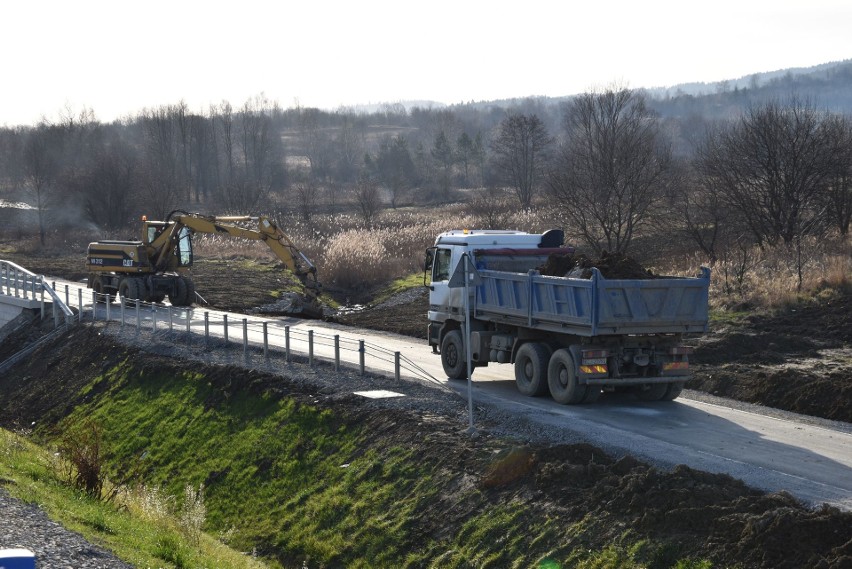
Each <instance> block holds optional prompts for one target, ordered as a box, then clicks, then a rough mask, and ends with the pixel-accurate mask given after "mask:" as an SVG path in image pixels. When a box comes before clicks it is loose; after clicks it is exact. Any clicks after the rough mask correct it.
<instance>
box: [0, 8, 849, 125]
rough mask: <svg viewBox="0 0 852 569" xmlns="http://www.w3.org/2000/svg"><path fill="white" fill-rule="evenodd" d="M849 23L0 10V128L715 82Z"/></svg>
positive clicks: (823, 44) (501, 14)
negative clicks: (226, 109) (73, 116)
mask: <svg viewBox="0 0 852 569" xmlns="http://www.w3.org/2000/svg"><path fill="white" fill-rule="evenodd" d="M850 24H852V2H850V1H849V0H807V1H805V0H715V1H714V2H690V1H687V0H609V1H606V2H593V1H582V2H580V1H570V0H547V1H544V0H522V1H508V0H502V1H501V0H487V1H486V0H429V1H428V2H417V3H415V2H411V1H408V2H406V1H404V0H402V1H400V0H396V1H394V0H388V1H383V0H360V1H357V0H326V1H323V0H300V1H299V2H293V1H290V0H279V1H277V2H272V1H261V0H239V1H232V2H220V1H216V0H208V1H204V2H201V1H195V0H192V1H188V0H170V1H161V0H153V1H152V0H148V1H145V2H141V1H137V2H127V1H123V0H104V1H100V0H98V1H93V0H8V1H2V0H0V53H2V56H1V57H2V60H0V61H2V70H3V73H2V82H0V125H2V124H7V125H15V124H34V123H36V122H38V120H39V119H40V118H41V117H42V116H46V117H48V118H50V119H53V118H56V117H57V116H59V114H60V112H61V111H62V110H63V109H64V108H66V107H67V108H70V109H72V110H73V111H74V112H75V113H76V112H79V110H80V109H82V108H83V107H88V108H91V109H93V110H94V112H95V115H96V116H97V117H98V118H99V119H100V120H104V121H109V120H112V119H115V118H120V117H122V116H127V115H132V114H135V113H136V112H138V111H139V110H141V109H142V108H145V107H155V106H158V105H162V104H172V103H177V102H178V101H180V100H181V99H183V100H185V101H186V102H187V104H188V105H189V107H190V108H191V109H192V110H196V111H201V110H203V109H206V108H207V107H208V106H209V105H210V104H211V103H220V102H221V101H223V100H228V101H230V102H231V103H232V104H233V105H234V106H239V105H241V104H242V103H243V102H245V101H246V100H247V99H249V98H251V97H254V96H256V95H258V94H260V93H264V94H265V95H266V97H268V98H269V99H271V100H276V101H278V102H279V103H280V104H281V105H282V106H283V107H291V106H294V105H295V104H296V103H299V104H301V105H303V106H317V107H321V108H332V109H333V108H336V107H338V106H339V105H354V104H362V103H379V102H395V101H400V100H412V99H416V100H434V101H439V102H443V103H459V102H467V101H471V100H477V101H478V100H491V99H498V98H508V97H524V96H529V95H547V96H562V95H570V94H575V93H580V92H583V91H587V90H590V89H594V88H597V87H601V86H606V85H612V84H618V85H626V86H628V87H656V86H670V85H675V84H678V83H685V82H693V81H705V82H712V81H718V80H722V79H736V78H738V77H741V76H744V75H750V74H752V73H755V72H761V71H774V70H778V69H785V68H788V67H808V66H812V65H817V64H820V63H827V62H830V61H839V60H843V59H848V58H851V57H852V34H850V33H849V25H850Z"/></svg>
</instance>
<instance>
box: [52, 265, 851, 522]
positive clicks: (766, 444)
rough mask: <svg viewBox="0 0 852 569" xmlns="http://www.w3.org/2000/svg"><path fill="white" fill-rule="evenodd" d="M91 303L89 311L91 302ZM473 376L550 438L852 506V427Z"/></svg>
mask: <svg viewBox="0 0 852 569" xmlns="http://www.w3.org/2000/svg"><path fill="white" fill-rule="evenodd" d="M57 282H58V286H59V289H60V291H62V290H63V289H62V287H63V286H69V287H73V288H71V293H70V297H71V299H72V301H71V303H72V305H74V299H76V298H77V293H76V292H75V290H74V289H75V288H77V287H79V286H80V284H79V283H68V282H66V281H57ZM90 295H91V291H86V290H85V289H84V294H83V296H84V297H86V296H89V297H90ZM86 304H87V303H86V301H84V305H86ZM117 306H118V305H117V304H114V305H112V310H111V314H110V316H111V318H112V319H116V318H119V310H118V309H117ZM84 308H88V309H89V310H90V309H91V302H90V301H89V302H88V305H87V306H86V307H84ZM166 310H167V309H166V308H165V307H160V308H157V309H156V311H155V312H154V314H157V315H158V316H157V319H158V320H159V321H160V324H159V325H160V326H163V325H165V324H164V322H165V318H166V316H165V311H166ZM205 312H207V318H208V323H212V324H208V330H209V333H210V335H211V336H218V337H221V336H223V326H222V325H221V323H222V321H223V315H224V314H225V313H223V312H217V311H205V310H204V309H200V308H195V309H192V310H189V311H187V310H177V309H173V310H172V319H173V321H174V322H173V325H174V326H175V327H176V329H178V330H181V329H183V328H185V327H186V320H185V317H186V316H187V315H188V316H189V317H190V318H191V320H190V323H189V326H190V328H191V330H192V331H193V332H195V333H202V334H203V333H204V313H205ZM151 313H152V310H151V308H148V309H147V310H143V311H142V317H141V318H140V321H142V322H143V325H145V326H146V327H148V328H150V325H151V323H150V320H151V317H152V314H151ZM89 314H91V313H89ZM131 314H132V315H131ZM125 316H126V318H127V322H128V324H127V325H128V326H132V325H135V324H136V316H135V312H133V311H131V310H128V311H125ZM104 317H105V310H104V309H103V307H101V308H100V309H99V311H98V318H99V319H103V318H104ZM89 318H91V316H89ZM244 318H247V317H246V315H243V314H228V321H229V323H230V328H229V339H230V340H231V341H232V342H235V343H241V342H243V336H242V329H241V321H242V319H244ZM424 318H425V316H424ZM250 320H251V321H252V323H253V324H252V326H251V327H250V330H249V332H248V334H247V336H248V341H249V342H250V343H252V344H255V345H260V344H262V341H263V340H262V336H261V333H260V325H259V324H255V323H260V322H263V321H265V322H266V323H267V328H268V330H269V331H270V332H269V336H268V338H269V344H270V345H271V346H275V345H277V346H279V347H283V345H284V341H283V332H282V330H283V329H284V327H285V326H287V327H289V329H290V336H291V338H290V343H291V349H292V350H293V351H294V352H301V353H303V354H304V353H306V352H307V342H306V337H307V330H314V334H315V335H316V336H317V337H322V338H326V339H328V338H331V337H333V336H334V335H337V336H339V337H340V339H341V342H343V343H345V344H347V345H350V346H352V345H357V342H358V340H362V339H363V340H365V341H366V342H367V343H368V344H369V345H370V346H375V347H380V348H381V349H382V350H384V354H385V355H386V354H387V353H393V352H400V353H401V354H403V355H404V356H405V358H406V359H407V360H410V362H412V363H413V364H414V365H415V366H418V367H419V368H420V371H418V373H417V374H412V373H410V372H407V371H405V370H403V372H402V375H412V376H414V375H419V376H420V377H421V378H422V376H423V373H424V372H425V373H427V374H429V375H431V376H433V378H434V379H435V381H437V382H439V383H444V384H447V385H449V386H451V387H452V388H454V389H456V390H458V391H459V392H461V393H462V394H463V395H465V396H466V395H467V383H466V382H457V381H448V380H447V379H446V377H445V375H444V373H443V370H442V368H441V363H440V357H439V356H437V355H435V354H433V353H432V351H431V349H430V348H429V346H428V345H427V344H426V342H425V341H422V340H418V339H414V338H410V337H406V336H400V335H396V334H389V333H385V332H375V331H371V330H363V329H357V328H349V327H346V326H342V325H337V324H330V323H323V322H318V321H314V320H298V319H292V318H269V319H264V318H261V317H257V316H252V317H251V318H250ZM146 323H147V324H146ZM371 351H372V350H368V354H370V353H371ZM314 355H315V357H317V358H323V359H332V358H333V357H334V347H333V345H332V344H331V343H329V342H328V341H326V342H325V343H323V342H319V343H317V344H315V346H314ZM357 357H358V354H357V353H356V352H348V356H347V354H346V353H345V354H343V355H342V359H343V361H345V362H349V364H350V365H352V364H355V363H357V361H358V360H357ZM366 365H367V367H368V368H369V369H371V370H374V371H379V372H384V373H393V372H394V361H393V358H392V357H391V358H388V357H373V356H370V357H368V358H367V362H366ZM473 378H474V381H473V384H472V393H473V398H474V400H475V401H476V403H477V404H479V405H482V404H488V405H492V406H494V407H497V408H499V409H501V410H504V411H506V412H510V413H513V414H516V415H518V416H519V417H522V418H523V419H525V420H527V421H529V422H531V423H532V424H535V425H540V427H541V429H542V433H543V434H544V435H546V437H543V438H549V439H552V440H559V439H560V438H561V437H562V436H563V435H564V438H565V439H566V440H567V439H574V440H577V439H580V440H586V441H588V442H589V443H591V444H594V445H596V446H599V447H601V448H604V449H606V450H607V451H609V452H611V453H613V454H616V455H620V454H631V455H633V456H635V457H637V458H640V459H643V460H646V461H649V462H652V463H654V464H657V465H659V466H661V467H666V468H668V467H672V466H674V465H677V464H685V465H687V466H690V467H692V468H695V469H698V470H702V471H706V472H712V473H725V474H729V475H731V476H733V477H735V478H738V479H741V480H743V481H744V482H745V483H746V484H748V485H749V486H752V487H755V488H760V489H763V490H766V491H772V492H775V491H787V492H789V493H790V494H792V495H794V496H796V497H797V498H799V499H801V500H802V501H804V502H807V503H809V504H813V505H818V504H822V503H828V504H830V505H833V506H836V507H839V508H841V509H843V510H847V511H852V425H848V424H845V423H843V424H838V423H832V422H828V421H825V422H823V421H814V420H813V419H812V418H809V417H801V416H797V415H794V414H790V413H784V414H783V417H778V416H774V415H776V414H775V413H773V414H767V413H765V412H763V411H762V410H761V408H759V407H755V406H747V408H746V409H743V408H742V407H743V406H742V405H739V404H734V402H731V404H730V405H728V404H726V403H725V402H724V400H720V402H716V403H708V402H703V401H698V400H692V399H689V398H686V397H681V398H679V399H677V400H675V401H673V402H656V403H646V402H641V401H638V400H636V399H635V398H632V397H629V396H627V395H613V396H606V397H603V398H601V400H600V401H599V402H598V403H595V404H593V405H582V406H564V405H559V404H557V403H555V402H554V401H553V400H551V399H550V398H546V397H541V398H529V397H525V396H523V395H521V394H520V393H519V392H518V391H517V390H516V389H515V387H514V381H513V378H514V372H513V369H512V366H511V365H508V364H503V365H499V364H492V365H490V366H488V367H486V368H478V369H477V370H476V371H475V373H474V375H473ZM815 423H816V424H815Z"/></svg>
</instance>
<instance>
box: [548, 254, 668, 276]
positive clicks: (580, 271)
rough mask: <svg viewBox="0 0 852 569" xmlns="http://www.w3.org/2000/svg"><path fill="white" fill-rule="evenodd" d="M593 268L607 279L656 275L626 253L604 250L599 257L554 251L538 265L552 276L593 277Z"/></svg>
mask: <svg viewBox="0 0 852 569" xmlns="http://www.w3.org/2000/svg"><path fill="white" fill-rule="evenodd" d="M592 268H597V269H598V270H599V271H600V273H601V275H602V276H603V277H604V278H605V279H653V278H656V277H655V275H654V274H653V273H652V272H651V271H649V270H648V269H646V268H645V267H643V266H642V265H641V264H640V263H639V262H638V261H637V260H635V259H633V258H631V257H628V256H627V255H625V254H624V253H608V252H606V251H604V252H603V253H602V254H601V256H600V257H599V258H597V259H590V258H589V257H587V256H586V255H583V254H578V255H575V254H568V253H552V254H551V255H550V256H549V257H548V258H547V261H546V262H545V263H544V265H542V266H540V267H538V271H539V272H540V273H541V274H542V275H546V276H551V277H565V276H571V277H573V278H580V279H590V278H592Z"/></svg>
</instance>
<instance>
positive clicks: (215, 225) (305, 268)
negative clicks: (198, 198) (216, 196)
mask: <svg viewBox="0 0 852 569" xmlns="http://www.w3.org/2000/svg"><path fill="white" fill-rule="evenodd" d="M174 213H175V212H172V214H169V218H167V221H173V222H174V226H173V228H172V231H171V232H172V239H173V240H174V239H176V238H177V235H178V234H179V233H180V229H181V228H182V227H186V228H188V229H189V230H190V231H192V232H194V233H211V234H226V235H229V236H231V237H241V238H243V239H251V240H255V241H263V242H264V243H266V245H268V246H269V248H270V249H272V252H273V253H275V255H276V256H277V257H278V259H280V260H281V262H282V263H284V266H286V267H287V268H288V269H290V270H291V271H293V273H295V274H296V276H298V277H299V279H300V280H301V281H302V283H303V284H304V285H305V286H306V287H307V288H309V289H313V290H315V291H316V290H318V289H319V288H320V284H319V283H318V282H317V268H316V266H314V264H313V263H312V262H311V261H310V259H308V258H307V257H306V256H305V255H304V253H302V252H301V251H300V250H299V249H298V247H296V245H295V244H294V243H293V241H292V240H291V239H290V238H289V237H288V236H287V235H286V234H285V233H284V232H283V231H281V229H280V228H279V227H278V226H277V225H276V224H275V222H273V221H272V220H271V219H269V218H268V217H265V216H258V217H254V216H248V215H235V216H204V215H200V214H194V213H185V212H181V213H178V214H177V215H173V214H174ZM238 223H253V224H257V229H250V228H246V227H243V226H242V225H237V224H238Z"/></svg>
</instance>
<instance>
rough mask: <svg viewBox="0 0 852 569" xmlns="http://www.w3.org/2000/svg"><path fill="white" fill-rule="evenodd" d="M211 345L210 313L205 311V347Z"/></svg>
mask: <svg viewBox="0 0 852 569" xmlns="http://www.w3.org/2000/svg"><path fill="white" fill-rule="evenodd" d="M209 345H210V313H209V312H207V311H206V310H205V311H204V347H205V348H206V347H208V346H209Z"/></svg>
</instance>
